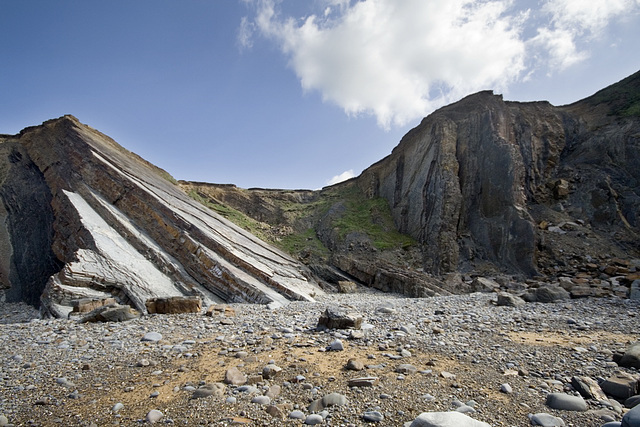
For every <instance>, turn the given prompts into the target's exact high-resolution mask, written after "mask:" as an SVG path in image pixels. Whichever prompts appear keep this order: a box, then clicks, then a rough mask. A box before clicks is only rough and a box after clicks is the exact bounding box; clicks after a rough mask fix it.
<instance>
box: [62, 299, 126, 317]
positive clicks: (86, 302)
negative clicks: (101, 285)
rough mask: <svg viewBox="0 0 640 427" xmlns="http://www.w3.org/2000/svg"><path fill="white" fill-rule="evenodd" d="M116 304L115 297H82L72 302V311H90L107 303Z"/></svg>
mask: <svg viewBox="0 0 640 427" xmlns="http://www.w3.org/2000/svg"><path fill="white" fill-rule="evenodd" d="M112 304H116V300H115V298H82V299H78V300H75V301H73V302H72V306H73V309H72V313H88V312H90V311H93V310H95V309H96V308H100V307H104V306H105V305H112Z"/></svg>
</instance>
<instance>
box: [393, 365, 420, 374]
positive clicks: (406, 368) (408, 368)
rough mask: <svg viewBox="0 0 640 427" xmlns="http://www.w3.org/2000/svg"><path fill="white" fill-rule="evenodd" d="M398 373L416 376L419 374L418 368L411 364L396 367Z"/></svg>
mask: <svg viewBox="0 0 640 427" xmlns="http://www.w3.org/2000/svg"><path fill="white" fill-rule="evenodd" d="M396 372H398V373H400V374H415V373H416V372H418V368H416V367H415V366H413V365H411V364H409V363H403V364H400V365H398V366H397V367H396Z"/></svg>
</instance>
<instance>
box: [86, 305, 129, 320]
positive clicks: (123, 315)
mask: <svg viewBox="0 0 640 427" xmlns="http://www.w3.org/2000/svg"><path fill="white" fill-rule="evenodd" d="M138 317H140V313H139V312H138V311H137V310H135V309H133V308H131V307H130V306H128V305H120V304H109V305H105V306H102V307H98V308H96V309H95V310H93V311H90V312H89V313H87V314H86V315H85V316H84V317H83V318H81V319H80V320H79V322H80V323H94V322H126V321H128V320H133V319H137V318H138Z"/></svg>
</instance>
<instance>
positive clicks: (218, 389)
mask: <svg viewBox="0 0 640 427" xmlns="http://www.w3.org/2000/svg"><path fill="white" fill-rule="evenodd" d="M225 390H226V386H225V385H224V384H222V383H210V384H204V385H202V386H200V387H199V388H198V389H196V390H194V392H193V394H192V395H191V398H192V399H201V398H203V397H209V396H214V397H222V396H224V393H225Z"/></svg>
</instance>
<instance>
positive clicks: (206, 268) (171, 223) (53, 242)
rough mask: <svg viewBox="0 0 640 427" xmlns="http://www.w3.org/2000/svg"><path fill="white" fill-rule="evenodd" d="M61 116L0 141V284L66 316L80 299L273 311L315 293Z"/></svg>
mask: <svg viewBox="0 0 640 427" xmlns="http://www.w3.org/2000/svg"><path fill="white" fill-rule="evenodd" d="M171 181H172V179H171V178H170V177H169V175H168V174H167V173H166V172H164V171H162V170H161V169H159V168H156V167H154V166H153V165H151V164H149V163H148V162H146V161H144V160H143V159H141V158H140V157H138V156H136V155H135V154H133V153H130V152H128V151H127V150H125V149H123V148H122V147H120V146H119V145H118V144H117V143H115V142H114V141H113V140H111V139H110V138H108V137H107V136H105V135H103V134H101V133H100V132H98V131H96V130H94V129H92V128H90V127H88V126H86V125H83V124H81V123H79V122H78V120H77V119H75V118H74V117H72V116H64V117H62V118H60V119H56V120H51V121H48V122H45V123H44V124H43V125H41V126H35V127H31V128H27V129H25V130H23V131H22V132H21V133H20V134H19V135H16V136H6V135H5V136H2V137H1V138H0V199H1V200H2V203H1V204H0V250H1V251H2V264H1V265H0V283H1V286H2V287H4V288H8V290H7V291H6V296H7V298H8V299H9V300H26V301H29V302H31V303H37V302H38V300H39V299H41V303H42V309H43V311H45V312H46V313H47V314H50V315H54V316H66V315H67V314H68V313H69V311H70V310H71V306H72V305H73V304H74V302H75V301H77V300H79V299H82V298H93V299H105V298H108V297H115V298H116V299H117V301H118V302H120V303H123V304H130V305H132V306H134V307H135V308H137V309H138V310H139V311H141V312H146V307H145V302H146V300H147V299H150V298H153V297H169V296H181V295H188V296H193V295H196V296H199V297H201V298H202V299H203V300H204V301H205V302H206V303H210V302H219V301H247V302H256V303H262V304H272V305H273V304H275V305H280V304H285V303H286V302H287V301H288V300H290V299H295V300H299V299H303V300H310V299H312V298H313V296H314V295H316V294H318V293H321V292H322V291H321V290H320V289H319V288H318V287H317V285H316V283H315V282H314V280H313V279H311V277H310V274H309V272H308V270H307V269H306V268H305V267H304V266H302V265H301V264H300V263H298V262H296V261H294V260H293V259H292V258H290V257H289V256H288V255H286V254H284V253H283V252H281V251H279V250H278V249H276V248H274V247H272V246H270V245H268V244H266V243H264V242H263V241H261V240H259V239H257V238H256V237H254V236H253V235H251V234H250V233H248V232H246V231H244V230H242V229H240V228H239V227H237V226H236V225H234V224H233V223H231V222H229V221H227V220H226V219H224V218H222V217H220V216H219V215H217V214H215V213H214V212H212V211H211V210H209V209H207V208H205V207H203V206H202V205H201V204H199V203H198V202H196V201H194V200H192V199H191V198H189V197H187V196H186V195H185V194H184V192H182V191H181V190H180V188H179V187H178V186H177V185H175V184H174V183H173V182H171Z"/></svg>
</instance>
